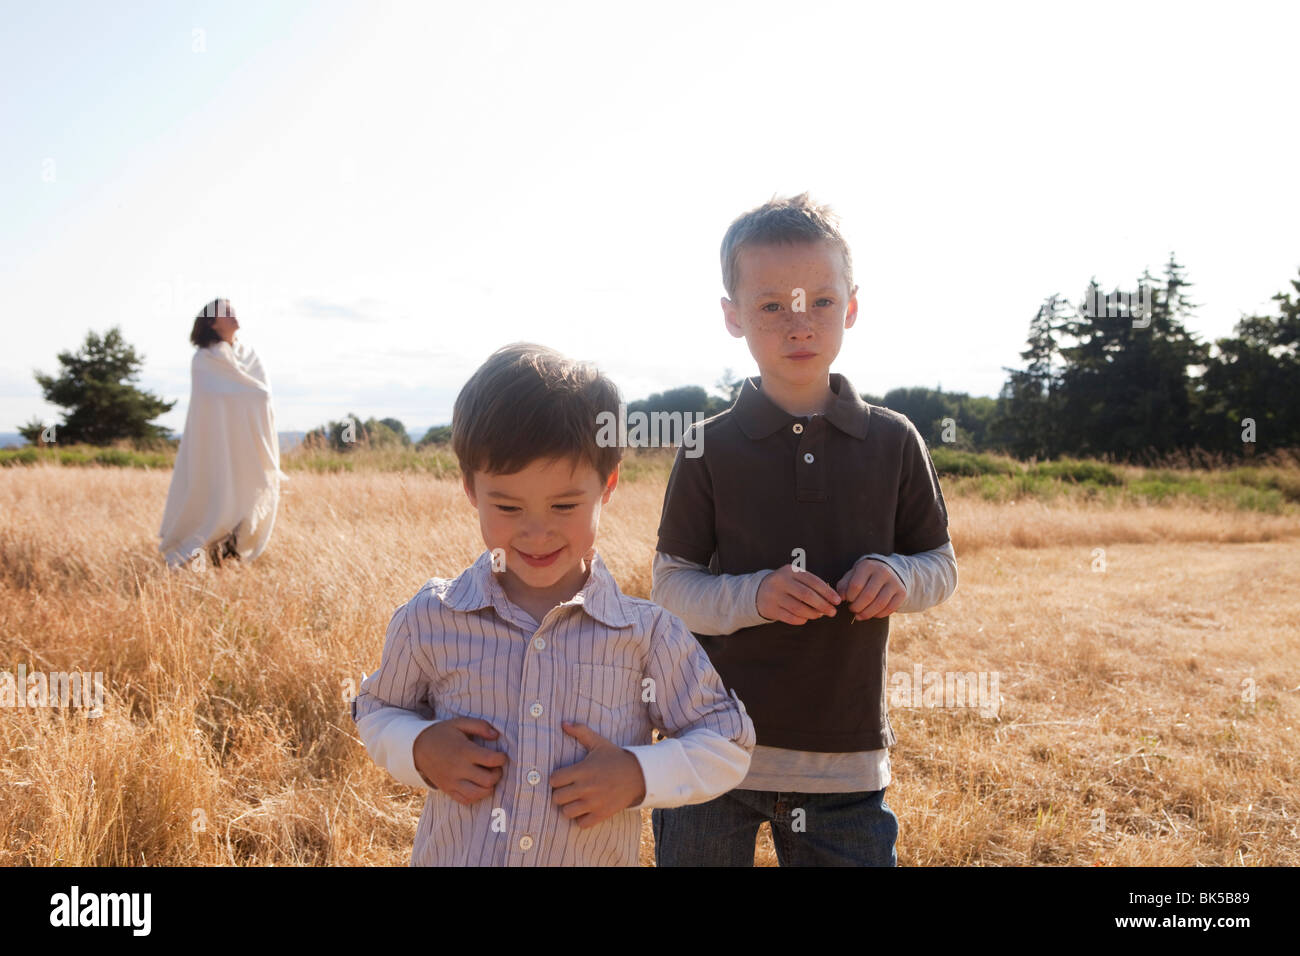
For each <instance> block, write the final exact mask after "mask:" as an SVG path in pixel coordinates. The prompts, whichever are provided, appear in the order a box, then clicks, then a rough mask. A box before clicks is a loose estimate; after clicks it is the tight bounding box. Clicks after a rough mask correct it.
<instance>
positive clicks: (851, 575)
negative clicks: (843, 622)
mask: <svg viewBox="0 0 1300 956" xmlns="http://www.w3.org/2000/svg"><path fill="white" fill-rule="evenodd" d="M835 589H836V590H837V591H839V593H840V595H841V596H842V597H843V598H844V600H846V601H848V602H849V610H850V611H852V612H853V619H854V620H855V621H865V620H867V619H868V618H873V617H888V616H889V615H891V614H893V613H894V611H896V610H897V609H898V607H899V605H901V604H902V603H903V601H904V600H905V599H906V598H907V588H905V587H903V585H902V583H900V582H899V580H898V575H896V574H894V572H893V571H892V570H891V569H890V567H889V565H887V564H885V563H884V562H883V561H880V560H878V559H876V558H859V559H858V561H857V563H856V564H854V565H853V567H852V568H850V569H849V570H848V571H846V572H845V574H844V577H842V578H840V583H839V584H837V585H836V586H835Z"/></svg>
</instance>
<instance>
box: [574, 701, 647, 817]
mask: <svg viewBox="0 0 1300 956" xmlns="http://www.w3.org/2000/svg"><path fill="white" fill-rule="evenodd" d="M561 726H562V727H563V728H564V732H565V733H566V734H568V735H569V736H570V737H572V738H573V739H574V740H576V741H577V742H578V743H580V744H582V745H583V746H584V747H586V748H587V751H588V752H587V756H585V757H583V758H582V759H581V760H579V761H578V762H577V763H575V764H570V765H569V766H567V767H561V768H560V769H559V770H556V771H555V772H554V773H552V774H551V790H552V793H551V800H552V801H553V802H554V803H555V805H556V806H558V807H559V808H560V812H561V813H562V814H564V815H565V816H566V817H567V818H568V819H570V820H572V821H574V822H575V823H576V824H577V825H578V826H579V827H580V828H581V829H583V830H585V829H587V827H593V826H595V825H596V824H597V823H600V822H601V821H603V820H608V819H609V818H610V817H612V816H613V815H614V814H616V813H618V812H619V811H620V810H626V809H627V808H628V807H632V806H635V805H636V804H638V803H640V802H641V801H642V800H644V799H645V776H644V775H643V774H642V773H641V762H640V761H639V760H637V759H636V757H634V756H632V754H631V753H629V752H628V751H626V750H624V749H623V748H622V747H620V746H618V745H617V744H615V743H613V742H612V741H609V740H606V739H605V738H604V737H602V736H601V735H600V734H598V733H596V732H595V731H594V730H592V729H591V728H590V727H588V726H586V725H585V724H571V723H569V722H568V721H567V720H566V721H562V722H561Z"/></svg>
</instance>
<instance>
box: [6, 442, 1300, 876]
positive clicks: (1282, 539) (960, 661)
mask: <svg viewBox="0 0 1300 956" xmlns="http://www.w3.org/2000/svg"><path fill="white" fill-rule="evenodd" d="M169 478H170V472H169V471H165V470H135V469H113V468H102V469H101V468H75V467H53V466H45V465H39V466H31V467H17V468H7V469H4V470H3V472H2V473H0V669H4V670H8V671H9V672H10V673H14V672H15V671H16V668H17V667H18V665H19V664H23V665H25V666H26V668H27V670H29V671H32V670H42V671H46V672H50V671H73V670H76V671H102V672H103V673H104V674H105V679H106V683H107V688H106V700H105V707H104V715H103V716H102V717H100V718H97V719H88V718H87V717H86V716H85V715H84V713H82V712H80V711H76V710H71V709H59V708H47V709H36V710H33V709H17V708H0V863H2V864H7V865H17V864H36V865H52V864H76V865H145V864H148V865H159V864H167V865H187V864H189V865H228V864H238V865H269V864H275V865H320V864H330V865H370V864H381V865H404V864H405V863H406V862H407V860H408V858H409V854H410V850H411V841H412V837H413V834H414V830H415V824H416V820H417V818H418V816H419V812H420V807H421V799H422V798H421V795H420V794H418V793H417V792H416V791H414V790H412V789H409V788H407V787H404V786H402V785H401V784H398V783H396V782H395V781H394V780H392V778H391V777H389V776H388V775H387V773H386V772H384V771H382V770H381V769H379V768H378V767H377V766H376V765H375V764H374V763H373V762H372V761H371V760H370V758H369V757H368V756H367V754H366V753H365V751H364V749H363V747H362V746H361V743H360V741H359V740H358V739H357V737H356V734H355V728H354V726H353V724H352V721H351V719H350V717H349V715H348V708H347V696H348V693H349V689H350V688H352V687H354V686H355V684H356V683H358V682H359V681H360V680H361V677H362V674H363V673H365V672H369V671H371V670H373V669H374V668H375V667H377V666H378V663H379V659H380V651H381V647H382V640H383V635H384V629H385V625H386V624H387V621H388V618H389V615H390V613H391V612H392V610H393V608H394V607H396V606H397V605H398V604H400V603H402V602H404V601H405V600H407V599H408V598H409V597H410V596H411V595H412V594H413V593H415V591H416V590H418V588H419V587H420V586H421V584H422V583H423V582H424V581H425V580H426V579H427V578H429V577H431V576H434V575H443V576H451V575H454V574H455V573H458V572H459V571H460V570H461V569H462V568H464V567H465V566H466V565H467V564H468V563H469V562H470V561H471V560H472V559H473V558H474V557H475V556H476V555H477V554H478V553H480V551H481V550H482V539H481V538H480V537H479V536H478V524H477V518H476V515H475V513H474V512H473V511H472V510H471V509H470V508H469V506H468V504H467V502H466V501H465V497H464V494H463V492H462V491H461V490H460V487H459V484H458V483H456V482H454V481H447V480H440V479H438V478H435V477H432V476H428V475H418V474H401V473H378V472H374V473H364V472H362V473H352V474H337V475H318V474H309V473H303V472H295V473H292V481H291V482H289V483H288V484H287V485H286V487H285V493H284V496H283V498H282V501H281V508H280V513H279V517H278V520H277V524H276V528H275V532H274V535H273V537H272V540H271V545H270V548H269V549H268V551H267V552H266V553H265V554H264V555H263V556H262V557H261V558H259V559H258V560H257V561H255V562H252V563H250V564H249V565H247V566H240V565H238V564H235V565H233V566H232V565H229V564H228V565H226V566H223V567H222V568H220V569H216V570H209V571H206V572H203V573H191V572H188V571H182V572H168V571H167V570H166V569H165V568H164V566H163V565H162V562H161V559H160V558H159V555H158V553H157V552H156V550H155V538H154V534H155V532H156V530H157V527H158V523H159V519H160V517H161V513H162V506H163V501H164V499H165V496H166V492H167V484H168V481H169ZM662 497H663V482H662V480H660V479H658V478H655V477H653V476H651V477H643V478H641V479H640V480H637V481H628V482H625V483H623V484H622V485H620V487H619V489H618V491H617V492H616V493H615V495H614V498H613V501H612V502H611V504H610V506H609V508H608V509H607V510H606V512H605V517H604V520H603V521H602V523H601V531H600V537H599V538H598V540H597V545H598V547H599V548H600V550H601V553H602V555H603V556H604V558H605V560H606V562H607V563H608V565H609V567H610V569H611V570H612V571H613V573H614V575H615V577H616V578H617V579H618V581H619V582H620V584H621V586H622V587H623V589H624V591H626V592H627V593H629V594H634V595H638V596H647V595H648V593H649V588H650V558H651V554H652V549H653V546H654V536H655V529H656V526H657V522H658V515H659V508H660V505H661V503H662ZM948 504H949V511H950V514H951V518H952V526H951V531H952V537H953V543H954V546H955V548H956V552H957V556H958V565H959V571H960V583H959V586H958V590H957V592H956V594H955V595H954V596H953V597H952V598H951V599H950V600H949V601H948V602H946V603H945V604H942V605H940V606H939V607H937V608H934V609H932V610H929V611H927V612H924V613H921V614H915V615H896V616H895V617H894V620H893V625H892V633H891V637H890V673H891V674H895V673H898V672H905V673H912V672H913V669H914V667H915V666H916V665H920V666H921V667H922V668H923V669H924V670H925V671H926V672H933V671H961V672H968V671H986V672H997V673H999V674H1000V683H999V689H1000V694H1001V697H1002V702H1001V708H1000V711H999V713H998V714H997V715H996V716H981V715H980V714H979V713H978V712H977V711H976V710H973V709H969V708H962V709H957V708H944V707H942V706H940V707H920V706H917V707H904V708H891V719H892V721H893V724H894V727H895V730H896V731H897V734H898V738H899V740H898V745H897V746H896V748H895V749H894V751H893V771H894V781H893V783H892V785H891V786H890V789H889V791H888V801H889V803H890V805H891V806H892V807H893V809H894V810H895V812H896V813H897V814H898V816H899V821H900V834H899V840H898V856H899V862H900V864H903V865H1007V864H1010V865H1025V864H1031V865H1032V864H1071V865H1093V864H1101V865H1115V866H1127V865H1134V864H1151V865H1175V866H1193V865H1203V864H1213V865H1247V866H1257V865H1296V864H1298V863H1300V835H1298V834H1297V820H1298V819H1300V783H1298V782H1297V781H1300V748H1297V747H1296V744H1295V741H1296V728H1297V726H1298V725H1300V542H1298V541H1297V536H1298V535H1300V519H1297V518H1296V517H1295V516H1294V514H1291V513H1287V514H1281V515H1277V514H1271V515H1270V514H1260V513H1254V512H1245V511H1231V510H1223V511H1216V510H1208V509H1206V508H1204V507H1201V506H1195V505H1190V504H1167V505H1161V506H1159V507H1140V506H1133V505H1125V506H1112V507H1107V506H1104V505H1102V504H1097V503H1093V504H1089V503H1080V502H1075V503H1071V502H1069V501H1065V500H1063V501H1059V502H1056V503H1053V504H1042V503H1036V502H1034V501H1032V500H1028V499H1026V500H1022V501H1019V502H1016V503H1015V504H996V503H992V502H988V501H985V500H982V499H981V498H979V497H977V496H974V495H971V496H965V495H962V494H960V493H957V494H950V495H949V501H948ZM1096 549H1103V550H1102V551H1101V552H1098V551H1097V550H1096ZM1103 562H1104V565H1103ZM1103 567H1104V569H1103ZM1252 688H1253V692H1251V689H1252ZM1252 697H1253V699H1251V698H1252ZM1098 811H1104V817H1103V815H1102V814H1100V813H1098ZM644 823H645V826H644V831H643V840H642V862H643V863H647V864H648V863H652V862H653V851H652V845H651V837H650V830H649V814H648V812H647V813H646V814H645V821H644ZM756 857H757V862H758V863H760V864H767V865H771V864H774V863H775V858H774V855H773V854H772V852H771V846H770V841H767V840H764V841H763V842H761V843H760V846H759V849H758V852H757V855H756Z"/></svg>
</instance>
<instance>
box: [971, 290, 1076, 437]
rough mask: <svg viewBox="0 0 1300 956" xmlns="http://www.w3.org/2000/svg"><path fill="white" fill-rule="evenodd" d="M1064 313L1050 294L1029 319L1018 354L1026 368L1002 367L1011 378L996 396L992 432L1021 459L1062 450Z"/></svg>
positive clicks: (1056, 298) (1055, 298)
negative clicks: (1060, 339)
mask: <svg viewBox="0 0 1300 956" xmlns="http://www.w3.org/2000/svg"><path fill="white" fill-rule="evenodd" d="M1094 285H1095V283H1094ZM1062 313H1063V304H1062V302H1061V298H1060V296H1059V295H1050V296H1048V297H1047V299H1045V300H1044V302H1043V304H1042V305H1041V306H1039V308H1038V313H1037V314H1036V315H1035V316H1034V318H1033V319H1032V320H1031V321H1030V323H1029V337H1028V339H1027V340H1026V348H1025V350H1024V351H1023V352H1021V353H1020V358H1021V359H1023V360H1024V362H1025V367H1024V368H1023V369H1012V368H1004V371H1005V372H1007V373H1008V375H1009V377H1008V379H1007V382H1006V384H1005V385H1004V386H1003V388H1002V391H1001V393H1000V394H999V396H998V403H997V409H998V411H997V417H996V420H995V423H994V425H993V433H994V436H995V438H996V441H997V443H998V444H999V445H1000V446H1001V447H1003V448H1005V449H1007V450H1008V451H1010V452H1011V453H1012V454H1014V455H1016V456H1018V457H1021V458H1028V457H1031V456H1032V457H1035V458H1052V457H1055V456H1056V455H1057V454H1059V453H1060V451H1061V450H1062V445H1063V436H1062V423H1061V419H1060V414H1061V408H1060V406H1061V393H1060V369H1059V365H1060V347H1059V345H1058V341H1059V337H1060V330H1061V324H1062V321H1063V316H1062Z"/></svg>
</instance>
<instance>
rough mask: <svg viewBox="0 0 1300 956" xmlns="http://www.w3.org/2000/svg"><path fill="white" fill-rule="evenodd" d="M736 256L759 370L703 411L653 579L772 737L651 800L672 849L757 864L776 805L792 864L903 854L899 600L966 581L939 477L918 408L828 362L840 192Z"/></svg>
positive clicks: (743, 242)
mask: <svg viewBox="0 0 1300 956" xmlns="http://www.w3.org/2000/svg"><path fill="white" fill-rule="evenodd" d="M722 264H723V280H724V284H725V285H726V289H727V298H724V299H723V300H722V307H723V312H724V315H725V318H726V324H727V328H728V330H729V331H730V332H731V334H732V335H735V336H737V337H740V336H743V337H744V338H745V340H746V342H747V344H748V346H749V349H750V352H751V353H752V354H753V356H754V358H755V359H756V361H757V362H758V367H759V371H760V373H761V374H760V376H759V377H758V378H757V379H748V380H746V382H745V384H744V386H743V388H742V390H741V394H740V396H739V397H738V398H737V400H736V403H735V405H733V407H732V408H730V409H728V410H727V411H725V412H723V413H721V414H719V415H717V416H715V417H713V418H711V419H709V420H708V421H706V422H703V423H702V424H701V425H699V426H697V427H699V428H702V429H703V433H702V436H696V437H697V441H699V442H700V444H701V445H702V449H703V454H702V455H700V456H698V457H689V456H686V455H685V454H684V453H682V452H679V454H678V457H677V460H676V462H675V464H674V466H673V472H672V476H671V478H670V479H669V482H668V489H667V492H666V494H665V497H664V509H663V516H662V519H661V523H660V526H659V543H658V551H659V554H657V555H656V558H655V566H654V585H653V589H652V593H651V597H652V599H653V600H654V601H655V602H656V603H658V604H661V605H662V606H664V607H665V608H667V609H669V610H671V611H672V612H673V613H674V614H676V615H678V616H679V617H681V618H682V619H683V620H684V621H685V622H686V623H687V625H688V626H689V627H690V628H691V630H692V631H693V632H694V633H695V635H696V638H697V639H698V640H699V642H700V643H701V645H703V647H704V648H705V650H706V651H708V654H709V657H710V659H711V661H712V662H713V665H714V667H715V668H716V669H717V670H718V672H719V674H720V675H721V677H722V679H723V682H724V683H725V684H726V686H727V687H728V688H730V689H731V690H732V691H734V693H736V694H737V695H738V696H739V697H740V699H741V700H742V701H744V703H745V706H746V709H747V711H748V713H749V715H750V717H751V718H752V719H753V721H754V726H755V729H756V731H757V736H758V746H757V748H756V749H755V751H754V757H753V760H752V762H751V766H750V772H749V775H748V776H747V777H746V778H745V780H744V781H742V782H741V784H740V785H739V786H738V787H737V788H736V789H735V790H733V791H731V792H730V793H727V794H724V795H723V796H721V797H718V798H716V799H713V800H710V801H708V802H706V803H700V804H696V805H694V806H691V807H682V808H680V809H671V810H655V811H654V812H653V813H652V818H653V822H654V832H655V844H656V845H655V852H656V858H657V861H658V863H659V864H660V865H661V866H664V865H708V864H712V865H748V864H752V862H753V855H754V837H755V834H756V832H757V829H758V826H759V824H760V823H761V822H762V821H763V820H768V821H769V823H770V824H771V826H772V834H773V840H774V843H775V847H776V851H777V856H778V859H779V861H780V863H781V864H782V865H790V864H796V865H797V864H839V865H887V866H889V865H894V863H895V862H896V860H897V856H896V853H895V850H894V842H895V839H896V836H897V832H898V824H897V818H896V817H895V816H894V814H893V812H892V811H891V810H890V809H889V807H888V806H887V805H886V804H885V802H884V791H885V787H886V786H887V785H888V783H889V762H888V753H889V752H888V749H887V748H888V747H889V746H891V745H892V744H893V743H894V733H893V729H892V728H891V727H890V725H889V718H888V715H887V714H886V710H885V684H886V681H885V663H886V643H887V640H888V634H889V618H888V616H889V615H890V614H891V613H894V612H897V611H919V610H923V609H924V608H926V607H930V606H932V605H934V604H938V603H940V602H941V601H943V600H946V599H947V597H948V596H949V595H950V594H951V593H952V591H953V590H954V589H955V587H956V558H955V556H954V555H953V551H952V545H951V543H950V541H949V539H948V530H947V525H948V516H947V510H946V508H945V505H944V501H943V495H942V492H941V491H940V488H939V480H938V476H937V475H936V473H935V470H934V466H933V464H932V463H931V461H930V456H929V453H928V452H927V451H926V447H925V443H924V441H923V440H922V438H921V436H920V434H919V433H918V432H917V431H916V429H915V427H913V425H912V423H911V422H910V421H908V420H907V418H905V417H904V416H902V415H899V414H897V413H896V412H892V411H890V410H889V409H886V408H882V407H880V406H876V405H868V404H867V403H865V402H863V401H862V399H861V398H860V397H859V395H858V393H857V391H856V390H855V389H854V388H853V386H852V384H851V383H850V382H849V380H848V379H847V378H846V377H845V376H843V375H840V374H834V373H831V372H830V370H829V369H830V365H831V363H832V362H833V361H834V359H835V357H836V355H837V354H838V352H839V349H840V342H841V339H842V337H843V334H844V330H845V329H848V328H851V327H852V326H853V323H854V321H855V320H856V318H857V299H856V295H855V294H856V291H857V289H856V287H855V286H854V285H853V278H852V264H851V258H850V254H849V250H848V246H847V244H846V243H845V242H844V239H843V238H842V237H841V235H840V234H839V231H838V229H837V228H836V226H835V223H834V220H833V218H832V217H831V215H830V213H829V210H827V209H826V208H825V207H822V206H818V205H815V204H814V203H812V202H811V201H810V200H809V199H808V197H807V195H806V194H805V195H803V196H798V197H794V198H793V199H788V200H773V201H772V202H769V203H767V204H765V205H763V206H760V207H759V208H757V209H755V210H752V211H751V212H749V213H746V214H745V215H743V216H741V217H739V218H738V219H737V220H736V221H735V222H734V223H732V225H731V228H730V229H729V230H728V231H727V235H726V237H725V239H724V240H723V245H722ZM706 566H707V567H706ZM832 582H833V583H832Z"/></svg>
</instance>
